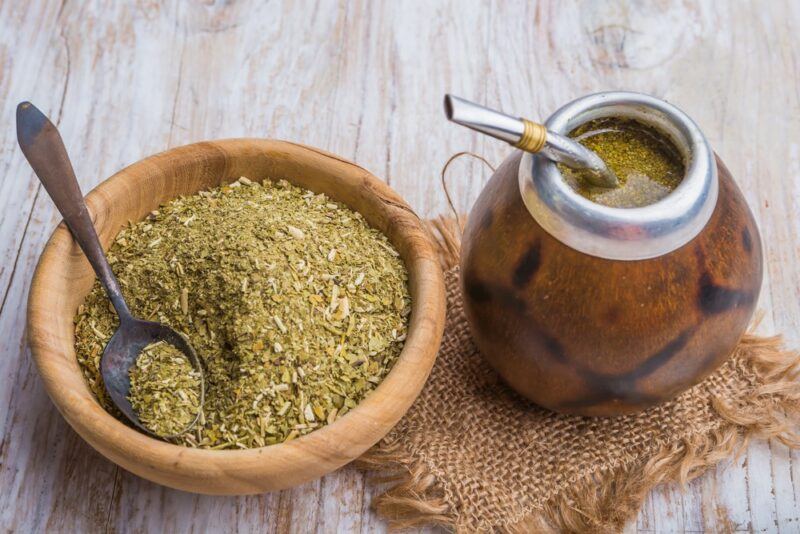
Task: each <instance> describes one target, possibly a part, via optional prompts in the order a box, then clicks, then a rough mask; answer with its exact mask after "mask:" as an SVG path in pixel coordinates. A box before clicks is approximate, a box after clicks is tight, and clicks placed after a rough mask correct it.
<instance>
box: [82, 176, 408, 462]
mask: <svg viewBox="0 0 800 534" xmlns="http://www.w3.org/2000/svg"><path fill="white" fill-rule="evenodd" d="M108 256H109V261H110V262H111V265H112V268H113V269H114V272H115V274H116V275H117V277H118V278H119V280H120V283H121V285H122V287H123V293H124V294H125V297H126V299H127V300H128V303H129V305H130V307H131V309H132V311H133V312H134V314H136V315H137V316H139V317H142V318H145V319H149V320H153V321H159V322H163V323H166V324H168V325H170V326H172V327H173V328H175V329H177V330H179V331H181V332H183V333H185V334H186V335H187V336H188V338H189V340H190V342H191V343H192V345H193V347H194V348H195V350H196V352H197V354H198V356H199V357H200V359H201V360H202V361H203V362H204V365H205V383H206V397H205V403H204V407H203V411H202V417H201V421H200V424H198V426H197V427H196V429H195V430H194V431H192V432H191V433H187V434H185V435H183V436H181V437H180V438H177V440H176V441H177V442H178V443H181V444H183V445H187V446H191V447H204V448H215V449H224V448H250V447H258V446H264V445H269V444H274V443H280V442H283V441H286V440H290V439H294V438H296V437H297V436H300V435H303V434H306V433H308V432H311V431H312V430H314V429H316V428H319V427H320V426H323V425H325V424H328V423H331V422H333V421H334V420H335V419H336V418H337V417H341V416H343V415H344V414H346V413H347V411H348V410H350V409H352V408H353V407H355V406H356V405H357V404H358V403H359V402H360V401H361V400H362V399H363V398H364V397H365V396H366V395H367V394H368V393H369V392H370V391H371V390H372V389H374V388H375V387H376V385H377V384H378V383H380V381H381V379H382V378H383V377H384V376H385V375H386V374H387V373H388V371H389V370H390V369H391V367H392V364H393V363H394V361H395V359H396V358H397V356H398V355H399V353H400V351H401V349H402V346H403V341H404V340H405V337H406V329H407V322H408V316H409V314H410V309H411V303H410V297H409V293H408V284H407V277H408V275H407V271H406V269H405V266H404V265H403V263H402V261H401V259H400V257H399V254H398V253H397V252H396V251H395V249H394V248H393V247H392V245H391V244H390V243H389V242H388V240H387V239H386V237H385V236H384V235H383V234H381V233H380V232H379V231H377V230H375V229H373V228H370V227H369V226H368V224H367V223H366V222H365V221H364V219H363V218H362V216H361V215H360V214H358V213H355V212H353V211H352V210H350V209H349V208H347V207H345V206H344V205H343V204H340V203H337V202H333V201H332V200H330V199H329V198H327V197H326V196H324V195H316V194H314V193H313V192H310V191H307V190H304V189H301V188H299V187H295V186H292V185H290V184H289V183H288V182H285V181H281V182H277V183H274V182H271V181H269V180H265V182H264V184H263V185H262V184H260V183H257V182H254V181H251V180H249V179H247V178H244V177H243V178H240V179H239V180H238V181H237V182H234V183H232V184H230V185H226V186H222V187H220V188H217V189H214V190H211V191H207V192H201V193H199V194H197V195H193V196H189V197H183V198H179V199H176V200H174V201H172V202H170V203H169V204H167V205H165V206H162V207H161V208H160V209H159V210H158V211H155V212H153V213H152V214H151V216H150V217H149V218H148V219H147V220H145V221H142V222H139V223H135V224H133V225H131V226H130V227H128V228H126V229H124V230H123V231H121V232H120V233H119V235H118V236H117V238H116V240H115V242H114V244H113V245H112V246H111V248H110V250H109V253H108ZM75 321H76V329H75V334H76V352H77V355H78V360H79V362H80V365H81V367H82V369H83V372H84V375H85V377H86V379H87V381H88V383H89V386H90V387H91V389H92V391H93V392H94V393H95V395H96V396H97V398H98V399H99V400H100V402H101V404H102V405H103V406H104V407H105V408H106V409H107V410H109V411H110V412H111V413H115V410H114V408H113V406H112V403H111V401H110V399H109V398H108V396H107V393H106V392H105V389H104V387H103V384H102V378H101V377H100V373H99V362H100V356H101V354H102V350H103V347H104V346H105V343H106V342H107V341H108V339H109V337H110V336H111V334H112V332H113V331H114V329H115V328H116V325H117V318H116V315H115V314H114V313H113V311H112V310H111V308H110V305H109V303H108V300H107V298H106V297H105V295H104V293H103V291H102V289H101V287H100V285H99V283H96V284H95V287H94V288H93V289H92V291H91V293H90V294H89V295H88V297H87V299H86V301H85V303H84V305H83V306H81V308H80V309H79V311H78V314H77V317H76V319H75ZM117 415H118V414H117Z"/></svg>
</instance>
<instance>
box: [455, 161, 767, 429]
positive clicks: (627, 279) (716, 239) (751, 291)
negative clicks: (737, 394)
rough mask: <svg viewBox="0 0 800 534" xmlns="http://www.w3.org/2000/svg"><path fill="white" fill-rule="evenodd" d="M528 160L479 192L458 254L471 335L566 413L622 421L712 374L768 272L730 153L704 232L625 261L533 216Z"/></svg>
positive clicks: (520, 381)
mask: <svg viewBox="0 0 800 534" xmlns="http://www.w3.org/2000/svg"><path fill="white" fill-rule="evenodd" d="M520 156H521V153H517V154H515V155H514V156H512V157H510V158H508V159H507V160H506V161H505V162H504V163H503V164H502V165H501V166H500V167H499V168H498V169H497V171H496V172H495V173H494V176H493V177H492V179H491V180H490V181H489V183H488V184H487V186H486V188H485V189H484V190H483V192H482V193H481V195H480V197H479V198H478V200H477V202H476V203H475V206H474V207H473V209H472V212H471V213H470V218H469V222H468V224H467V227H466V229H465V231H464V237H463V241H462V242H463V246H462V253H461V273H462V288H463V294H464V310H465V312H466V315H467V318H468V320H469V323H470V329H471V331H472V335H473V338H474V340H475V343H476V345H477V346H478V348H479V349H480V351H481V353H482V354H483V355H484V357H485V358H486V359H487V360H488V361H489V363H490V364H491V365H492V366H493V367H494V368H495V369H496V370H497V371H498V373H499V374H500V375H501V376H502V377H503V378H504V379H505V380H506V382H508V384H509V385H511V386H512V387H513V388H514V389H515V390H517V391H518V392H519V393H521V394H522V395H524V396H525V397H527V398H529V399H531V400H532V401H534V402H536V403H537V404H540V405H542V406H544V407H546V408H550V409H552V410H555V411H558V412H563V413H573V414H581V415H620V414H626V413H631V412H636V411H639V410H642V409H644V408H647V407H648V406H652V405H654V404H657V403H659V402H663V401H666V400H669V399H671V398H673V397H675V396H676V395H677V394H679V393H680V392H681V391H684V390H685V389H686V388H688V387H690V386H692V385H694V384H696V383H697V382H699V381H700V380H702V379H703V378H705V377H706V376H708V375H709V374H710V373H712V372H713V371H714V370H715V369H717V367H719V366H720V365H721V364H722V363H723V362H724V361H725V360H726V359H727V358H728V356H730V354H731V352H732V351H733V349H734V348H735V347H736V344H737V343H738V341H739V338H740V337H741V336H742V334H744V332H745V329H746V328H747V325H748V323H749V321H750V318H751V317H752V314H753V310H754V308H755V306H756V302H757V300H758V293H759V290H760V288H761V278H762V253H761V239H760V237H759V233H758V228H757V227H756V223H755V221H754V220H753V215H752V213H750V209H749V208H748V207H747V203H746V202H745V200H744V197H743V196H742V193H741V191H739V188H738V187H737V186H736V183H735V182H734V181H733V178H732V177H731V174H730V172H729V171H728V169H727V168H726V167H725V165H724V164H723V163H722V161H720V160H717V167H718V172H719V197H718V199H717V205H716V208H715V210H714V213H713V214H712V216H711V219H710V220H709V221H708V223H707V224H706V226H705V227H704V228H703V230H702V231H701V232H700V234H698V235H697V237H695V238H694V239H692V240H691V241H689V242H688V243H687V244H685V245H683V246H682V247H680V248H678V249H676V250H674V251H672V252H670V253H667V254H664V255H662V256H658V257H655V258H652V259H647V260H638V261H619V260H608V259H604V258H599V257H596V256H590V255H588V254H584V253H582V252H579V251H577V250H575V249H573V248H570V247H568V246H567V245H565V244H564V243H562V242H561V241H559V240H557V239H556V238H554V237H553V236H551V235H550V234H549V233H547V232H546V231H545V230H544V229H543V228H542V227H541V226H540V225H539V224H538V223H537V222H536V220H535V219H534V218H533V217H532V216H531V215H530V212H528V210H527V208H526V207H525V205H524V204H523V201H522V198H521V196H520V190H519V180H518V175H519V165H520Z"/></svg>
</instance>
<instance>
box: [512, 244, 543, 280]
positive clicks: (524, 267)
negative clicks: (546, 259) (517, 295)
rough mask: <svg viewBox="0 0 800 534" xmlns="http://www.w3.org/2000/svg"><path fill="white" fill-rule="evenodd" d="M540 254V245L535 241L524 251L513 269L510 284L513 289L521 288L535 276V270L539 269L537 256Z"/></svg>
mask: <svg viewBox="0 0 800 534" xmlns="http://www.w3.org/2000/svg"><path fill="white" fill-rule="evenodd" d="M540 252H541V243H539V241H535V242H534V243H531V245H530V246H528V250H526V251H525V254H523V255H522V257H521V258H520V259H519V261H518V262H517V266H516V268H515V269H514V276H513V279H512V282H513V284H514V287H516V288H518V289H520V288H523V287H524V286H525V285H526V284H527V283H528V282H529V281H530V279H531V278H532V277H533V275H534V274H536V271H537V269H539V261H540V258H539V254H540Z"/></svg>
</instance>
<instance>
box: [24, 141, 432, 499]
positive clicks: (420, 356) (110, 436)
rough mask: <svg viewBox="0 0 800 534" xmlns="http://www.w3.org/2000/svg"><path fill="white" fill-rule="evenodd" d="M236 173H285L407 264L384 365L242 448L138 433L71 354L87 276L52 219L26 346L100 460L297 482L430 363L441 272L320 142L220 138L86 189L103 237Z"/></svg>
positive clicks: (351, 440) (413, 221)
mask: <svg viewBox="0 0 800 534" xmlns="http://www.w3.org/2000/svg"><path fill="white" fill-rule="evenodd" d="M240 176H247V177H248V178H250V179H253V180H266V179H273V180H279V179H282V178H283V179H286V180H287V181H289V182H291V183H293V184H295V185H298V186H301V187H305V188H307V189H310V190H312V191H314V192H317V193H325V194H326V195H328V196H330V197H331V198H333V199H335V200H337V201H339V202H342V203H344V204H346V205H348V206H349V207H351V208H352V209H354V210H355V211H358V212H359V213H361V214H362V215H363V216H364V218H365V219H366V220H367V222H368V223H369V224H370V225H371V226H373V227H374V228H377V229H378V230H380V231H382V232H383V233H385V234H386V235H387V236H388V237H389V239H390V241H391V242H392V244H393V245H394V246H395V247H396V248H397V250H398V252H400V255H401V257H402V259H403V261H404V263H405V265H406V267H407V269H408V272H409V278H410V279H409V290H410V293H411V299H412V300H411V318H410V324H409V329H408V337H407V339H406V342H405V345H404V347H403V350H402V352H401V354H400V356H399V357H398V359H397V361H396V362H395V364H394V367H393V368H392V370H391V372H389V374H388V375H387V376H386V377H385V378H384V380H383V381H382V382H381V383H380V384H379V385H378V387H377V388H376V389H375V390H374V391H372V393H371V394H370V395H369V396H368V397H367V398H365V399H364V400H363V401H362V402H361V403H360V404H359V405H358V406H356V407H355V408H354V409H353V410H351V411H350V412H348V413H347V414H346V415H345V416H343V417H341V418H340V419H337V420H336V421H335V422H334V423H333V424H330V425H327V426H325V427H322V428H320V429H318V430H315V431H314V432H311V433H310V434H307V435H305V436H301V437H299V438H297V439H295V440H292V441H289V442H286V443H281V444H279V445H271V446H268V447H261V448H256V449H247V450H222V451H214V450H207V449H192V448H188V447H182V446H179V445H173V444H170V443H166V442H164V441H161V440H158V439H155V438H152V437H150V436H147V435H145V434H143V433H141V432H139V431H137V430H135V429H133V428H131V427H130V426H128V425H126V424H124V423H122V422H120V421H118V420H117V419H115V418H114V417H113V416H111V415H110V414H109V413H107V412H106V411H105V410H104V409H103V408H102V407H101V406H100V404H98V402H97V400H96V399H95V398H94V396H93V395H92V393H91V391H90V390H89V388H88V387H87V385H86V383H85V380H84V377H83V374H82V372H81V369H80V367H79V366H78V362H77V359H76V357H75V349H74V335H73V330H74V324H73V318H74V316H75V313H76V311H77V309H78V306H79V305H80V304H81V303H82V302H83V300H84V298H85V296H86V295H87V294H88V293H89V291H90V290H91V288H92V285H93V284H94V281H95V277H94V274H93V272H92V270H91V267H90V266H89V263H88V262H87V261H86V258H85V256H84V255H83V254H82V253H81V251H80V249H79V248H78V245H77V244H76V243H75V242H74V241H73V239H72V237H71V235H70V234H69V231H68V230H67V228H66V227H65V226H64V225H63V224H62V225H60V226H59V227H58V228H57V229H56V230H55V232H54V233H53V235H52V237H51V238H50V241H49V242H48V244H47V246H46V247H45V250H44V252H43V253H42V256H41V258H40V260H39V264H38V266H37V269H36V273H35V274H34V278H33V282H32V284H31V291H30V297H29V301H28V332H29V335H28V337H29V343H30V346H31V352H32V354H33V358H34V361H35V362H36V366H37V367H38V369H39V372H40V374H41V377H42V380H43V382H44V385H45V387H46V389H47V392H48V393H49V395H50V397H51V398H52V399H53V402H54V403H55V405H56V407H57V408H58V409H59V411H60V412H61V413H62V415H63V416H64V418H65V419H66V420H67V421H68V422H69V424H70V425H71V426H72V427H73V428H74V429H75V431H76V432H78V434H80V435H81V437H83V438H84V439H85V440H86V441H87V442H88V443H89V444H90V445H92V447H94V448H95V449H96V450H98V451H99V452H100V453H101V454H103V455H104V456H105V457H106V458H108V459H110V460H111V461H113V462H115V463H117V464H118V465H120V466H121V467H123V468H125V469H127V470H128V471H131V472H133V473H135V474H137V475H139V476H141V477H144V478H147V479H149V480H152V481H154V482H158V483H160V484H164V485H167V486H171V487H173V488H178V489H182V490H186V491H193V492H197V493H208V494H229V495H230V494H248V493H263V492H265V491H273V490H280V489H284V488H289V487H292V486H295V485H298V484H302V483H304V482H307V481H309V480H312V479H314V478H318V477H320V476H322V475H325V474H326V473H329V472H331V471H333V470H334V469H337V468H338V467H341V466H342V465H344V464H346V463H348V462H350V461H352V460H354V459H356V458H357V457H358V456H360V455H361V454H362V453H363V452H364V451H366V450H367V449H368V448H369V447H371V446H372V445H373V444H375V443H376V442H377V441H378V440H379V439H381V438H382V437H383V436H384V435H385V434H386V433H387V432H388V431H389V430H390V429H391V428H392V427H393V426H394V425H395V424H396V423H397V421H398V420H399V419H400V417H402V415H403V414H404V413H405V412H406V411H407V410H408V408H409V407H410V406H411V403H412V402H413V401H414V399H415V398H416V397H417V395H418V394H419V392H420V390H421V389H422V386H423V384H424V383H425V380H426V379H427V377H428V374H429V373H430V370H431V367H432V365H433V362H434V360H435V358H436V353H437V351H438V348H439V343H440V341H441V336H442V330H443V328H444V311H445V299H444V282H443V277H442V272H441V269H440V267H439V263H438V259H437V256H436V254H435V253H434V250H433V247H432V245H431V243H430V241H429V240H428V237H427V235H426V233H425V231H424V229H423V227H422V224H421V222H420V220H419V218H418V217H417V216H416V215H415V214H414V213H413V212H412V211H411V209H410V208H409V207H408V205H407V204H406V203H405V201H403V199H402V198H401V197H400V196H399V195H397V193H395V192H394V191H393V190H392V189H391V188H389V186H387V185H386V184H385V183H383V182H381V181H380V180H378V179H377V178H375V177H374V176H373V175H372V174H370V173H369V172H367V171H366V170H364V169H363V168H361V167H359V166H358V165H355V164H354V163H351V162H349V161H347V160H345V159H342V158H340V157H338V156H335V155H333V154H329V153H327V152H324V151H322V150H318V149H315V148H311V147H306V146H302V145H298V144H294V143H289V142H283V141H273V140H266V139H228V140H220V141H209V142H203V143H197V144H194V145H188V146H184V147H180V148H175V149H172V150H169V151H167V152H163V153H161V154H157V155H155V156H151V157H149V158H147V159H144V160H142V161H140V162H138V163H135V164H133V165H131V166H130V167H128V168H126V169H123V170H122V171H120V172H118V173H117V174H115V175H114V176H112V177H111V178H109V179H108V180H106V181H105V182H103V183H102V184H100V185H99V186H98V187H97V188H95V189H94V190H93V191H92V192H91V193H90V194H89V195H88V196H87V198H86V203H87V205H88V207H89V211H90V214H91V215H92V218H93V221H94V225H95V228H96V230H97V233H98V235H99V237H100V242H101V243H102V244H103V246H104V247H106V248H107V247H108V246H109V245H110V243H111V241H112V240H113V238H114V236H115V235H116V234H117V233H118V232H119V230H120V229H122V227H123V226H125V225H126V224H127V223H128V222H129V221H138V220H142V219H144V218H145V217H146V216H147V214H148V213H150V211H152V210H154V209H156V208H158V206H159V205H161V204H163V203H165V202H168V201H170V200H172V199H174V198H176V197H178V196H180V195H190V194H193V193H196V192H198V191H202V190H205V189H209V188H212V187H216V186H218V185H221V184H223V183H229V182H232V181H234V180H237V179H238V178H239V177H240Z"/></svg>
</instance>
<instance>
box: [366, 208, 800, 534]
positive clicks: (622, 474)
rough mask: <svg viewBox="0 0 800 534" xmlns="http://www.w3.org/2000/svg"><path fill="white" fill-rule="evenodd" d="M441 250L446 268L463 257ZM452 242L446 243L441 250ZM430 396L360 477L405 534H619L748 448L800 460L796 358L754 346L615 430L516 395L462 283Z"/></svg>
mask: <svg viewBox="0 0 800 534" xmlns="http://www.w3.org/2000/svg"><path fill="white" fill-rule="evenodd" d="M439 230H440V231H442V234H441V235H444V236H445V239H444V240H440V241H441V242H440V245H441V247H442V253H443V263H444V264H445V266H452V264H453V263H454V257H453V252H454V251H457V243H455V244H454V243H453V242H452V235H450V237H449V238H448V230H447V224H445V223H442V222H440V223H439ZM441 235H440V236H441ZM446 284H447V299H448V312H447V322H446V326H445V334H444V339H443V342H442V347H441V350H440V352H439V356H438V359H437V362H436V364H435V366H434V368H433V371H432V373H431V377H430V379H429V380H428V383H427V384H426V386H425V388H424V390H423V392H422V394H421V395H420V397H419V398H418V399H417V401H416V402H415V404H414V405H413V406H412V408H411V410H410V411H409V412H408V413H407V414H406V416H405V417H404V418H403V419H402V420H401V422H400V423H399V424H398V426H397V427H395V428H394V429H393V431H392V432H391V433H390V434H389V435H388V436H387V437H386V438H385V439H384V440H383V441H381V442H380V443H379V444H378V445H377V446H376V447H375V448H373V449H372V450H371V451H370V452H369V453H368V454H367V455H366V456H365V457H364V458H363V461H362V463H363V464H364V465H366V466H368V467H371V468H374V469H381V470H384V471H386V472H387V473H388V478H389V479H391V480H393V481H395V482H396V486H395V487H394V488H393V489H391V490H389V491H388V492H387V493H385V494H384V495H382V496H381V497H379V498H378V500H377V502H376V507H377V509H378V512H379V513H380V514H382V515H383V516H385V517H387V518H389V519H390V520H393V521H394V523H395V525H398V526H409V525H420V524H431V523H433V524H440V525H444V526H446V527H449V528H452V529H455V530H458V531H463V532H476V531H508V532H533V531H543V530H562V531H615V530H619V529H620V528H622V526H623V525H624V524H625V522H627V521H629V520H631V519H632V518H633V517H634V516H635V514H636V513H637V511H638V510H639V508H640V506H641V503H642V501H643V499H644V497H645V496H646V493H647V491H649V490H650V489H651V488H652V487H653V486H654V485H656V484H659V483H662V482H672V481H679V482H685V481H686V480H688V479H690V478H692V477H694V476H697V475H699V474H701V473H702V472H703V471H704V470H705V469H707V468H708V467H710V466H713V465H714V464H716V463H717V462H719V461H721V460H722V459H724V458H727V457H729V456H731V455H732V454H734V453H735V452H736V451H737V450H738V449H739V448H740V447H742V446H743V445H744V444H745V442H746V440H747V438H749V437H751V436H759V437H764V438H772V439H778V440H780V441H782V442H783V443H786V444H787V445H790V446H797V445H798V440H797V436H796V433H795V430H796V428H797V421H798V417H797V415H798V399H800V388H799V387H798V385H797V380H796V378H797V374H798V368H797V355H796V354H793V353H788V352H786V351H782V350H781V349H780V346H779V342H778V340H777V338H760V337H755V336H745V337H744V338H743V339H742V341H741V342H740V345H739V347H738V348H737V350H736V352H735V353H734V355H733V356H732V357H731V359H730V360H729V361H728V362H727V363H726V364H724V365H723V366H722V367H721V368H720V369H719V370H718V371H717V372H715V373H714V374H713V375H712V376H710V377H709V378H707V379H706V380H704V381H703V382H702V383H701V384H699V385H697V386H695V387H694V388H692V389H690V390H689V391H687V392H685V393H683V394H682V395H680V396H679V397H678V398H676V399H675V400H673V401H671V402H668V403H665V404H662V405H660V406H657V407H654V408H652V409H649V410H647V411H645V412H642V413H639V414H635V415H631V416H624V417H616V418H587V417H579V416H566V415H558V414H555V413H553V412H550V411H547V410H545V409H543V408H540V407H538V406H536V405H535V404H532V403H530V402H528V401H526V400H525V399H522V398H521V397H519V396H518V395H516V394H515V393H514V392H513V391H511V390H510V389H509V388H507V387H506V386H505V385H504V384H503V383H502V382H501V380H500V379H499V377H498V376H497V375H496V374H495V373H494V371H493V370H492V369H491V368H490V367H489V365H488V364H487V363H486V362H485V361H484V360H483V359H482V358H481V356H480V354H479V353H478V351H477V349H476V347H475V345H474V344H473V342H472V340H471V338H470V334H469V328H468V325H467V322H466V319H465V317H464V313H463V309H462V301H461V295H460V291H459V283H458V270H457V268H451V269H449V270H448V271H447V273H446Z"/></svg>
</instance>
